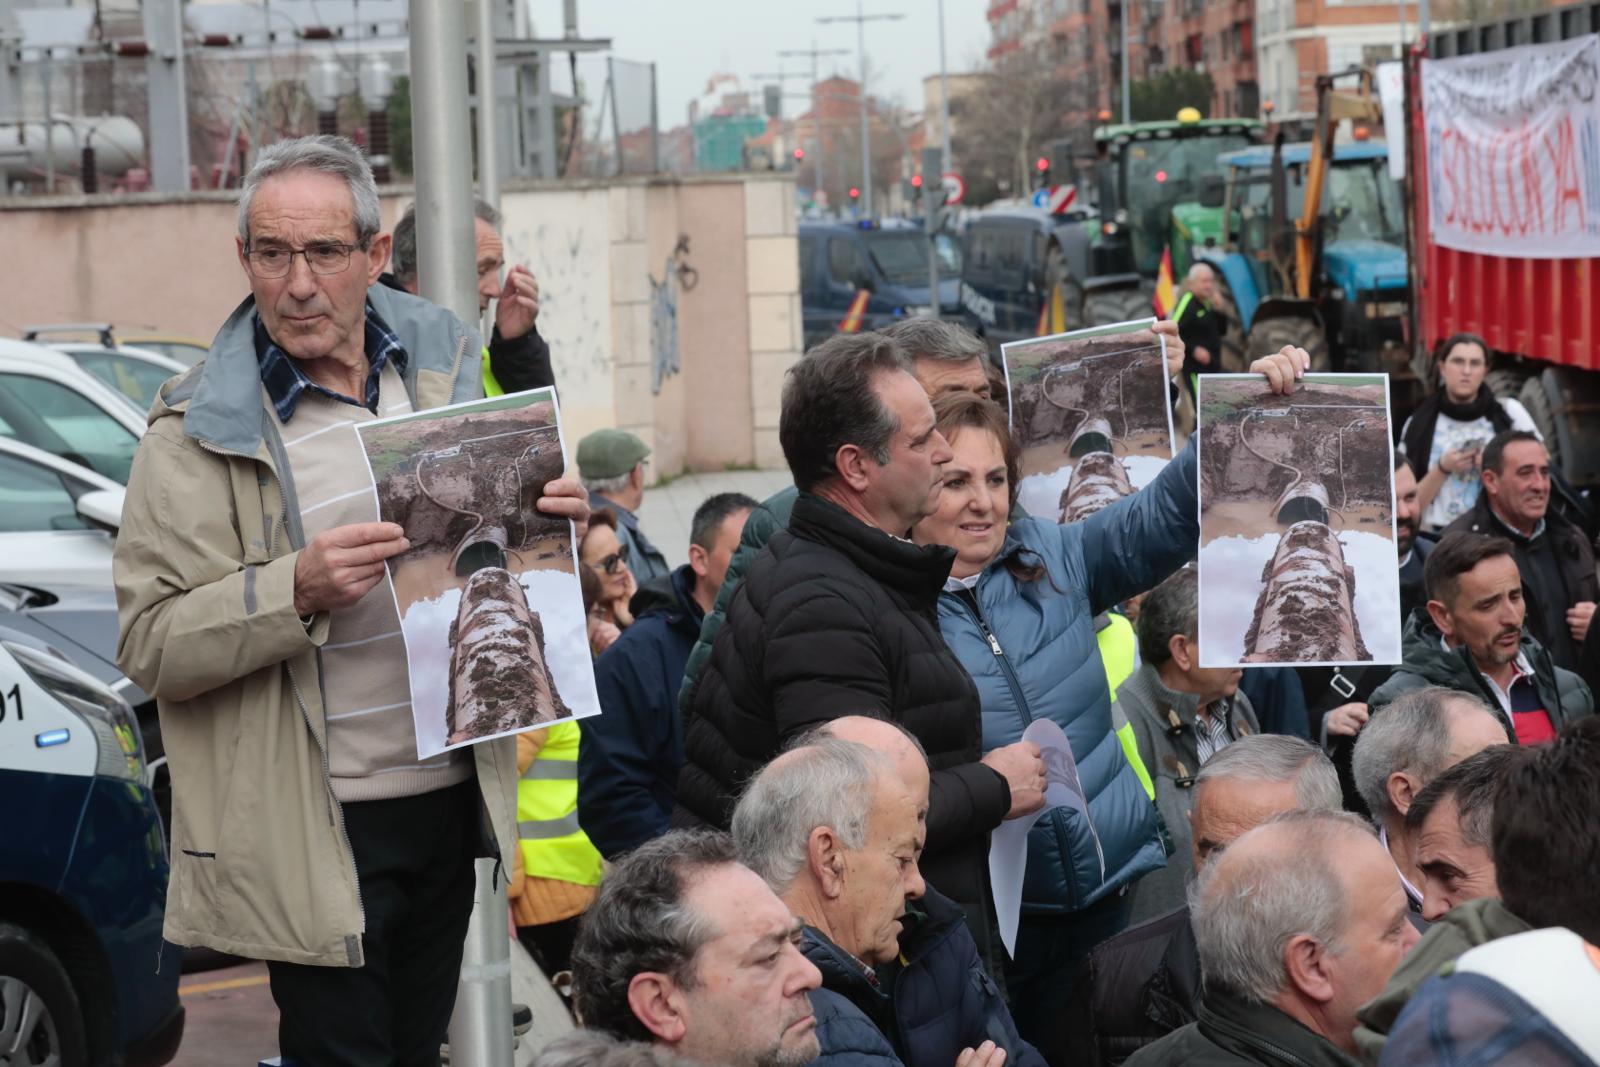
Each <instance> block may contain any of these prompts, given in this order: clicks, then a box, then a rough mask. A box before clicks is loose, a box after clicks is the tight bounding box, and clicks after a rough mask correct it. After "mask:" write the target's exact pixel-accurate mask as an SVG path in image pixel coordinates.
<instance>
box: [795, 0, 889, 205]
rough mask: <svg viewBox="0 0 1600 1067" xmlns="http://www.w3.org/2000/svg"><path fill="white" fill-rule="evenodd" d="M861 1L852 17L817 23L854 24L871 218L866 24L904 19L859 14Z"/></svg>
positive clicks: (824, 17) (866, 196)
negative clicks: (859, 68) (859, 70)
mask: <svg viewBox="0 0 1600 1067" xmlns="http://www.w3.org/2000/svg"><path fill="white" fill-rule="evenodd" d="M861 4H862V0H856V13H855V14H854V15H822V16H820V17H818V19H817V21H818V22H821V23H829V22H853V23H855V24H856V51H857V53H859V54H860V56H861V82H860V85H859V87H858V91H859V94H860V97H861V188H862V191H863V196H862V204H863V207H864V208H865V209H866V213H867V217H868V218H871V217H872V145H871V140H870V134H869V133H868V131H867V23H869V22H897V21H899V20H900V19H903V18H905V16H904V15H901V14H884V15H864V14H862V13H861Z"/></svg>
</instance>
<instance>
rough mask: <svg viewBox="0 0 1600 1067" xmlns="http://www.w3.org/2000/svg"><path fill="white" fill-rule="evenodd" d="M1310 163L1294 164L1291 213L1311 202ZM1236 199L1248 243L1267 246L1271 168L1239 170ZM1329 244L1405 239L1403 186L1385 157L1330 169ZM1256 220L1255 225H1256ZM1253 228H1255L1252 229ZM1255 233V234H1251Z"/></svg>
mask: <svg viewBox="0 0 1600 1067" xmlns="http://www.w3.org/2000/svg"><path fill="white" fill-rule="evenodd" d="M1305 170H1306V168H1305V165H1304V164H1296V165H1294V166H1291V167H1290V168H1289V175H1288V179H1289V180H1288V190H1289V203H1288V205H1287V212H1286V216H1285V217H1286V218H1288V219H1290V220H1293V219H1296V218H1298V217H1299V216H1300V212H1301V210H1302V209H1303V208H1304V207H1305V202H1306V185H1305ZM1239 177H1241V178H1243V179H1244V180H1243V182H1242V183H1240V184H1239V185H1238V186H1237V189H1238V191H1237V192H1236V193H1235V203H1236V205H1237V206H1238V207H1239V209H1240V214H1241V216H1242V224H1243V227H1244V235H1243V237H1242V242H1241V243H1243V244H1244V246H1245V247H1246V248H1261V247H1263V246H1264V241H1265V230H1264V229H1262V227H1264V226H1265V225H1266V224H1267V221H1268V219H1269V218H1270V216H1271V214H1272V180H1271V171H1269V170H1268V169H1267V168H1265V167H1260V168H1253V169H1250V170H1247V171H1243V172H1241V173H1240V175H1239ZM1322 218H1323V220H1324V221H1323V241H1324V243H1328V242H1332V241H1338V240H1344V241H1355V240H1365V241H1382V242H1384V243H1386V244H1396V245H1398V244H1404V243H1405V216H1404V215H1403V214H1402V209H1401V204H1400V186H1399V183H1397V182H1396V181H1395V180H1394V179H1393V178H1391V177H1389V165H1388V161H1387V160H1383V159H1358V160H1347V161H1343V162H1336V163H1334V165H1333V166H1332V167H1330V168H1328V187H1327V188H1326V189H1324V190H1323V192H1322ZM1252 223H1254V224H1255V225H1254V226H1252ZM1253 231H1259V232H1255V233H1254V234H1253ZM1252 234H1253V235H1252Z"/></svg>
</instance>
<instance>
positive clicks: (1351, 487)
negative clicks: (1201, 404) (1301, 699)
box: [1200, 382, 1393, 663]
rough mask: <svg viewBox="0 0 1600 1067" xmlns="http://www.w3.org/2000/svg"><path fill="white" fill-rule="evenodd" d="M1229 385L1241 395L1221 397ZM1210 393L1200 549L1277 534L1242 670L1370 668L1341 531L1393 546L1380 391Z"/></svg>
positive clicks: (1307, 388) (1251, 386)
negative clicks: (1265, 666)
mask: <svg viewBox="0 0 1600 1067" xmlns="http://www.w3.org/2000/svg"><path fill="white" fill-rule="evenodd" d="M1235 385H1237V386H1240V387H1241V393H1240V396H1239V397H1237V398H1234V397H1229V396H1228V394H1227V392H1226V388H1227V387H1229V386H1235ZM1218 387H1222V388H1218ZM1246 389H1248V390H1249V393H1248V394H1246V393H1244V392H1243V390H1246ZM1213 390H1215V392H1213ZM1207 393H1208V397H1207V401H1206V405H1205V407H1206V413H1207V416H1208V418H1207V419H1205V420H1203V423H1204V428H1203V429H1202V431H1201V441H1200V446H1201V447H1200V455H1201V470H1200V478H1201V499H1202V500H1203V501H1204V502H1205V504H1204V511H1203V513H1202V516H1201V540H1202V544H1203V545H1205V544H1210V543H1211V542H1213V541H1216V540H1218V539H1220V538H1240V539H1246V540H1249V539H1256V538H1260V537H1263V536H1275V535H1278V534H1280V533H1281V536H1280V537H1279V539H1278V541H1277V543H1276V547H1275V549H1274V551H1273V552H1272V555H1271V558H1270V559H1269V560H1268V561H1267V563H1266V565H1265V566H1264V567H1263V569H1262V571H1261V574H1260V581H1261V583H1262V589H1261V592H1260V594H1259V596H1258V597H1257V599H1256V604H1255V611H1254V615H1253V618H1252V620H1251V623H1250V626H1249V629H1248V631H1247V632H1246V634H1245V638H1244V655H1243V659H1242V662H1245V663H1303V662H1362V661H1367V660H1370V659H1371V658H1372V657H1371V653H1370V651H1369V650H1368V647H1367V645H1366V643H1365V642H1364V641H1363V639H1362V635H1361V628H1360V624H1359V622H1358V619H1357V611H1356V595H1357V587H1356V573H1355V569H1354V568H1353V567H1351V566H1350V565H1349V564H1348V563H1347V562H1346V558H1345V550H1344V546H1343V545H1342V544H1341V542H1340V540H1339V536H1338V531H1361V532H1365V533H1372V534H1377V535H1379V536H1382V537H1384V538H1385V539H1391V540H1392V537H1393V533H1392V521H1393V519H1392V515H1391V509H1392V495H1391V488H1390V470H1391V467H1392V461H1391V454H1390V451H1389V436H1388V423H1387V421H1386V419H1385V418H1384V417H1383V412H1382V405H1383V403H1384V395H1383V389H1382V386H1381V385H1380V386H1356V387H1352V386H1341V387H1337V388H1333V387H1326V386H1317V385H1315V384H1307V385H1304V386H1302V387H1301V388H1300V389H1297V390H1296V392H1295V393H1294V394H1292V395H1290V396H1272V395H1266V396H1262V395H1261V387H1260V385H1259V383H1243V382H1241V383H1234V382H1226V383H1208V387H1207ZM1218 394H1221V396H1220V397H1218ZM1213 397H1218V402H1216V403H1213V402H1212V398H1213ZM1245 399H1247V400H1248V404H1242V403H1241V404H1238V405H1237V406H1236V407H1233V408H1231V409H1230V403H1233V402H1234V401H1236V400H1245Z"/></svg>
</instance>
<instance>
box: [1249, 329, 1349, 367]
mask: <svg viewBox="0 0 1600 1067" xmlns="http://www.w3.org/2000/svg"><path fill="white" fill-rule="evenodd" d="M1284 345H1295V346H1297V347H1299V348H1303V349H1305V350H1306V352H1307V353H1309V354H1310V356H1311V369H1312V371H1313V372H1316V371H1327V370H1329V369H1331V367H1330V364H1329V361H1328V337H1327V335H1326V334H1324V333H1323V332H1322V330H1321V329H1319V328H1318V327H1317V324H1316V323H1315V322H1313V321H1312V320H1310V319H1307V318H1302V317H1300V316H1299V315H1285V316H1283V317H1282V318H1276V319H1268V320H1266V321H1265V322H1258V323H1256V325H1255V328H1254V329H1252V330H1251V331H1250V343H1249V345H1248V346H1247V349H1246V351H1247V352H1248V355H1247V359H1248V360H1249V361H1250V362H1252V363H1253V362H1255V361H1256V360H1258V359H1260V358H1261V357H1262V356H1270V355H1272V354H1273V353H1274V352H1277V351H1279V350H1280V349H1282V348H1283V346H1284Z"/></svg>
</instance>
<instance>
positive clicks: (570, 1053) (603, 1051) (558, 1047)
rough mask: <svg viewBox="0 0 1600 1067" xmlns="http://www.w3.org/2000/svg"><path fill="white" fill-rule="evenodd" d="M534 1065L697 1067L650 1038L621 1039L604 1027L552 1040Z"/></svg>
mask: <svg viewBox="0 0 1600 1067" xmlns="http://www.w3.org/2000/svg"><path fill="white" fill-rule="evenodd" d="M533 1067H693V1064H692V1061H690V1060H686V1059H684V1058H683V1057H682V1056H679V1055H677V1054H676V1053H674V1052H672V1051H671V1050H670V1049H666V1048H663V1047H661V1046H660V1045H656V1044H653V1043H651V1042H646V1041H621V1040H618V1039H617V1038H615V1037H613V1036H612V1035H610V1034H608V1033H606V1032H605V1031H603V1030H574V1031H572V1032H571V1033H568V1034H562V1035H561V1036H560V1037H558V1038H556V1039H555V1040H553V1041H551V1042H550V1043H549V1044H548V1045H546V1046H545V1047H544V1048H542V1049H540V1050H539V1055H538V1056H536V1057H534V1060H533Z"/></svg>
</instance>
